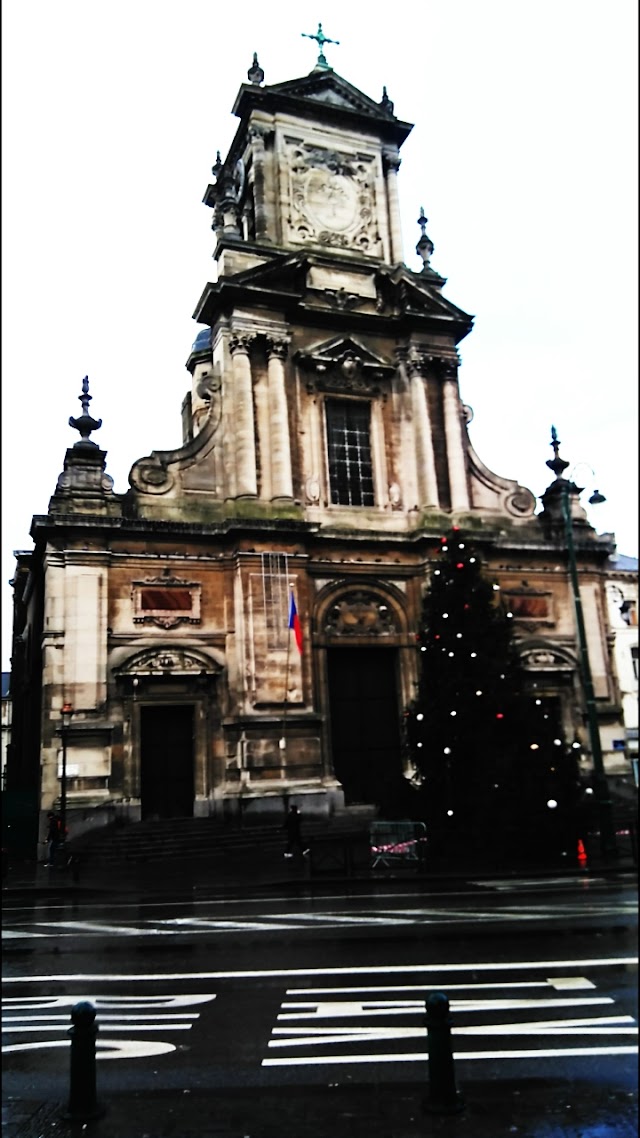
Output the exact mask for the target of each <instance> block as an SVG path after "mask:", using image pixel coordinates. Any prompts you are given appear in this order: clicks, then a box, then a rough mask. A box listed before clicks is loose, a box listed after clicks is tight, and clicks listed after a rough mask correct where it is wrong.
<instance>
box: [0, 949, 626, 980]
mask: <svg viewBox="0 0 640 1138" xmlns="http://www.w3.org/2000/svg"><path fill="white" fill-rule="evenodd" d="M637 963H638V957H637V956H617V957H610V956H609V957H607V956H593V957H587V958H584V957H583V958H582V959H581V960H580V959H578V960H493V961H469V963H468V964H452V963H451V962H447V963H444V964H386V965H384V964H383V965H373V964H372V965H358V966H356V967H354V968H350V967H335V968H246V969H236V970H220V971H216V972H130V973H126V972H112V973H104V972H58V973H56V972H49V973H41V974H39V975H37V976H5V977H3V980H2V982H3V984H44V983H55V982H56V981H59V982H60V983H64V984H70V983H82V984H87V983H100V984H101V983H110V984H111V983H113V984H120V983H123V982H126V981H130V982H133V983H137V982H139V981H141V980H145V981H146V980H159V981H161V982H162V983H168V981H170V980H243V979H247V980H252V979H259V980H268V979H274V980H275V979H278V978H280V977H282V976H284V977H287V976H370V975H371V974H372V973H374V974H379V973H383V974H385V975H388V976H392V975H396V976H397V975H398V974H401V975H402V974H404V975H410V974H411V973H417V974H420V975H423V974H426V973H430V972H440V973H443V974H444V975H449V974H451V973H455V972H514V971H523V972H524V971H532V970H535V971H544V972H548V971H550V970H551V969H554V968H562V969H567V968H580V969H581V970H582V969H586V968H617V967H625V966H629V965H631V966H632V965H637Z"/></svg>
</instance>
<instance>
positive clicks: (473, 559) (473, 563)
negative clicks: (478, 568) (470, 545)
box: [469, 557, 476, 565]
mask: <svg viewBox="0 0 640 1138" xmlns="http://www.w3.org/2000/svg"><path fill="white" fill-rule="evenodd" d="M475 563H476V559H475V557H470V558H469V564H470V565H475Z"/></svg>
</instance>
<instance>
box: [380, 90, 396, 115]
mask: <svg viewBox="0 0 640 1138" xmlns="http://www.w3.org/2000/svg"><path fill="white" fill-rule="evenodd" d="M380 106H381V107H382V110H383V111H386V112H387V114H389V115H392V114H393V100H392V99H390V98H389V96H388V95H387V88H386V87H383V88H382V98H381V100H380Z"/></svg>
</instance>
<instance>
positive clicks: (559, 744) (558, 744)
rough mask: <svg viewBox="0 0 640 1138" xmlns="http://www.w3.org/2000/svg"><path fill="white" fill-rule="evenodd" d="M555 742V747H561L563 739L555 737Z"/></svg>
mask: <svg viewBox="0 0 640 1138" xmlns="http://www.w3.org/2000/svg"><path fill="white" fill-rule="evenodd" d="M553 743H554V746H555V747H561V746H562V739H554V740H553Z"/></svg>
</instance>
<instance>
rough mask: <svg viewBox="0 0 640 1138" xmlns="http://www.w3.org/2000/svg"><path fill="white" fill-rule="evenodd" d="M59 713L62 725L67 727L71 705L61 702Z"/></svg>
mask: <svg viewBox="0 0 640 1138" xmlns="http://www.w3.org/2000/svg"><path fill="white" fill-rule="evenodd" d="M61 715H62V726H63V727H68V726H69V724H70V722H71V716H72V715H73V705H72V704H70V703H63V705H62V712H61Z"/></svg>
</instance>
